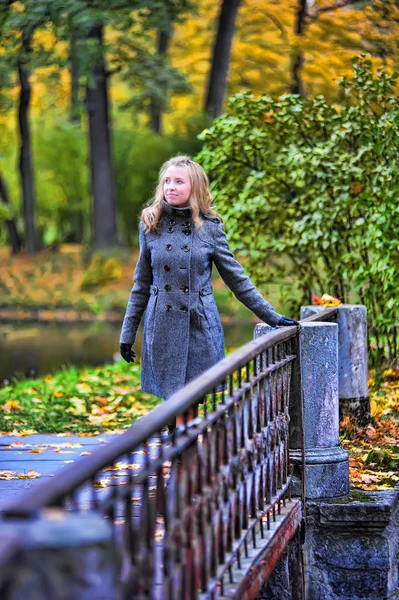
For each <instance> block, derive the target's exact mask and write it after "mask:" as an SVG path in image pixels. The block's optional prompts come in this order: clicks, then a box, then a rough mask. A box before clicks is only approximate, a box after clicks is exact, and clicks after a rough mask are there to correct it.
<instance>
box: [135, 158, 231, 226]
mask: <svg viewBox="0 0 399 600" xmlns="http://www.w3.org/2000/svg"><path fill="white" fill-rule="evenodd" d="M169 167H186V169H187V171H188V174H189V177H190V182H191V196H190V205H191V207H192V209H193V214H192V220H193V221H194V223H195V224H196V226H197V227H198V229H201V228H202V219H201V218H200V216H199V215H200V213H202V214H204V215H206V216H209V217H219V219H220V220H222V218H221V217H220V215H218V213H217V212H216V211H215V209H214V208H213V207H212V206H211V204H212V202H213V198H212V194H211V192H210V190H209V180H208V177H207V175H206V173H205V171H204V169H203V168H202V167H201V165H199V164H198V163H196V162H195V161H193V160H192V159H191V158H190V157H189V156H174V157H173V158H171V159H169V160H168V161H166V162H165V163H164V164H163V165H162V167H161V170H160V172H159V180H158V185H157V188H156V190H155V193H154V196H153V197H152V198H151V200H150V203H151V204H149V206H146V207H145V208H143V210H142V212H141V217H140V220H141V221H142V223H144V225H145V228H146V231H147V232H150V231H157V226H158V223H159V221H160V220H161V218H162V211H163V202H164V194H163V185H164V180H165V174H166V171H167V170H168V168H169Z"/></svg>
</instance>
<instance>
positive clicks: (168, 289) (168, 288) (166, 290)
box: [164, 283, 172, 292]
mask: <svg viewBox="0 0 399 600" xmlns="http://www.w3.org/2000/svg"><path fill="white" fill-rule="evenodd" d="M164 289H165V292H170V290H171V289H172V286H171V285H169V283H167V284H166V285H165V288H164Z"/></svg>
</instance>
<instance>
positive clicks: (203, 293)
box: [200, 288, 206, 296]
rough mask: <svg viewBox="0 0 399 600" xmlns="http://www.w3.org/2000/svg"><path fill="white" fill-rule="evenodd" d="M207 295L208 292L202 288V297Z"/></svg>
mask: <svg viewBox="0 0 399 600" xmlns="http://www.w3.org/2000/svg"><path fill="white" fill-rule="evenodd" d="M205 294H206V290H204V288H202V290H200V295H201V296H205Z"/></svg>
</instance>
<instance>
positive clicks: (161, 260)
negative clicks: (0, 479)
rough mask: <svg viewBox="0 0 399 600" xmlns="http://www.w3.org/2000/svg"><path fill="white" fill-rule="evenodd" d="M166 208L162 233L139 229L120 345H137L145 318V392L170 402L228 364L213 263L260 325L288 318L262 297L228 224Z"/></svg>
mask: <svg viewBox="0 0 399 600" xmlns="http://www.w3.org/2000/svg"><path fill="white" fill-rule="evenodd" d="M191 215H192V209H191V207H189V208H177V207H173V206H171V205H170V204H169V203H167V202H166V201H164V211H163V217H162V219H161V221H160V222H159V224H158V230H159V231H158V233H145V228H144V225H143V224H142V223H140V226H139V235H140V252H139V257H138V260H137V264H136V268H135V271H134V276H133V279H134V285H133V288H132V291H131V293H130V297H129V301H128V304H127V309H126V314H125V318H124V320H123V325H122V332H121V336H120V342H121V343H126V344H134V341H135V338H136V333H137V329H138V326H139V324H140V321H141V318H142V316H143V314H144V311H145V318H144V333H143V346H142V369H141V388H142V390H143V391H144V392H149V393H151V394H155V395H156V396H160V397H161V398H168V397H169V396H170V395H171V394H173V393H174V392H176V391H177V390H178V389H180V388H181V387H182V386H183V385H184V384H185V383H188V382H189V381H190V380H191V379H194V378H195V377H197V376H198V375H200V374H201V373H203V371H205V370H206V369H208V368H210V367H212V366H213V365H214V364H215V363H217V362H218V361H219V360H221V359H222V358H223V357H224V337H223V328H222V323H221V319H220V315H219V312H218V309H217V307H216V303H215V300H214V298H213V295H212V285H211V273H212V263H214V264H215V265H216V268H217V270H218V271H219V273H220V275H221V277H222V278H223V280H224V282H225V283H226V284H227V286H228V287H229V288H230V289H231V290H232V292H233V293H234V295H235V296H236V297H237V298H238V300H240V301H241V302H242V303H243V304H244V305H245V306H247V307H248V308H249V309H250V310H251V311H252V312H253V313H254V314H255V315H256V316H257V317H259V318H260V319H261V320H262V321H265V322H266V323H268V324H269V325H272V326H275V325H277V323H278V321H279V319H280V318H281V315H280V314H279V313H278V312H276V311H275V310H274V308H273V306H272V305H271V304H269V302H267V301H266V300H265V299H264V298H263V297H262V295H261V294H260V293H259V292H258V291H257V290H256V288H255V286H254V285H253V283H252V282H251V280H250V279H249V277H248V276H247V275H245V273H244V269H243V267H242V266H241V265H240V263H239V262H237V261H236V260H235V258H234V256H233V254H232V252H231V251H230V249H229V244H228V242H227V239H226V234H225V232H224V228H223V224H222V223H221V221H220V219H218V218H217V217H215V218H214V217H208V216H206V215H201V217H202V220H203V226H202V229H201V230H197V228H196V227H195V225H194V223H193V222H192V221H191Z"/></svg>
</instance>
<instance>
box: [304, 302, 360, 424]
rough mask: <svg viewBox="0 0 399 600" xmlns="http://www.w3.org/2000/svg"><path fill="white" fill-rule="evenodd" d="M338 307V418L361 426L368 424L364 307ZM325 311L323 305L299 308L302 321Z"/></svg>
mask: <svg viewBox="0 0 399 600" xmlns="http://www.w3.org/2000/svg"><path fill="white" fill-rule="evenodd" d="M337 308H338V319H337V323H338V374H339V375H338V381H339V409H340V418H341V419H342V418H343V417H346V416H349V417H351V418H352V419H353V420H354V421H355V422H356V424H357V425H359V427H363V426H365V425H367V424H368V423H369V422H370V401H369V396H368V384H367V379H368V364H367V362H368V361H367V312H366V307H365V306H362V305H357V304H342V305H341V306H338V307H337ZM324 310H325V308H324V307H323V306H302V308H301V319H306V317H309V316H311V315H313V314H315V313H318V312H322V311H324Z"/></svg>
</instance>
